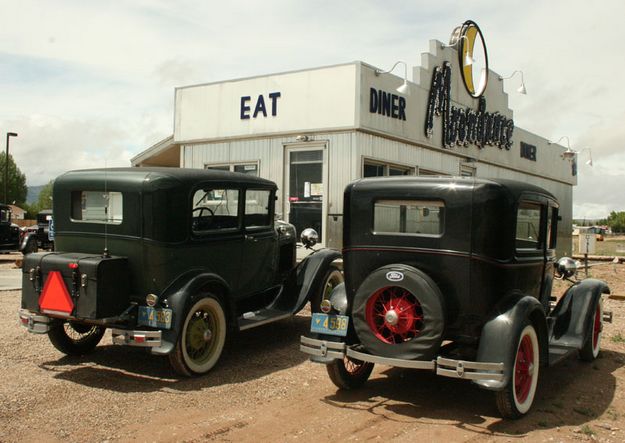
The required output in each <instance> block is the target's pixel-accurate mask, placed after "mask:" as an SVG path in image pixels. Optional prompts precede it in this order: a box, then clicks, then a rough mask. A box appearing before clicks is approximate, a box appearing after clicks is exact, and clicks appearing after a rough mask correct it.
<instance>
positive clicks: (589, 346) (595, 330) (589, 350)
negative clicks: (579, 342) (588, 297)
mask: <svg viewBox="0 0 625 443" xmlns="http://www.w3.org/2000/svg"><path fill="white" fill-rule="evenodd" d="M602 332H603V303H602V302H601V299H599V301H598V302H597V307H596V308H595V313H594V315H593V321H592V323H591V324H590V330H589V331H588V334H587V336H586V341H585V342H584V345H583V346H582V349H580V351H579V358H580V359H581V360H584V361H593V360H594V359H596V358H597V356H598V355H599V351H600V350H601V334H602Z"/></svg>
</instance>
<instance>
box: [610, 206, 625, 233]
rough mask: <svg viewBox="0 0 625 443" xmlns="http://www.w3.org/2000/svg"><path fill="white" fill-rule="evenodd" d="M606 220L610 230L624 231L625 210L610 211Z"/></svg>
mask: <svg viewBox="0 0 625 443" xmlns="http://www.w3.org/2000/svg"><path fill="white" fill-rule="evenodd" d="M607 222H608V226H609V227H610V229H612V232H625V212H623V211H620V212H616V211H612V212H610V215H609V216H608V220H607Z"/></svg>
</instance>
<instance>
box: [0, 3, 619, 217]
mask: <svg viewBox="0 0 625 443" xmlns="http://www.w3.org/2000/svg"><path fill="white" fill-rule="evenodd" d="M0 11H2V16H3V20H2V26H0V94H1V99H0V135H1V137H0V138H1V139H4V138H5V133H6V132H17V133H18V134H19V135H18V137H16V138H11V141H10V151H11V154H12V155H13V157H14V159H15V161H16V163H17V165H18V167H19V168H20V169H21V171H22V172H23V173H25V174H26V181H27V184H28V185H30V186H34V185H41V184H45V183H47V182H48V181H49V180H51V179H53V178H54V177H56V176H58V175H59V174H61V173H63V172H65V171H67V170H71V169H81V168H89V167H101V166H105V165H106V166H109V167H110V166H129V165H130V158H131V157H133V156H135V155H136V154H138V153H140V152H142V151H143V150H145V149H146V148H148V147H149V146H151V145H153V144H154V143H156V142H158V141H160V140H161V139H163V138H165V137H167V136H169V135H171V134H172V133H173V99H174V88H175V87H177V86H184V85H190V84H197V83H207V82H214V81H220V80H228V79H233V78H239V77H247V76H256V75H263V74H269V73H275V72H282V71H291V70H297V69H306V68H312V67H317V66H324V65H332V64H338V63H346V62H351V61H354V60H362V61H364V62H366V63H369V64H372V65H374V66H379V67H383V68H384V67H387V66H392V65H393V64H394V63H395V61H397V60H405V61H406V62H407V63H408V64H409V65H410V66H418V65H420V62H421V53H423V52H426V51H427V49H428V47H429V46H428V45H429V41H430V40H431V39H437V40H440V41H443V42H446V41H447V40H448V39H449V35H450V33H451V31H452V30H453V28H454V27H456V26H458V25H460V24H462V23H463V22H464V21H465V20H468V19H471V20H473V21H475V22H476V23H477V24H478V25H479V26H480V28H481V30H482V33H483V34H484V39H485V41H486V45H487V48H488V58H489V65H490V68H491V70H494V71H496V72H497V73H499V74H500V75H503V76H506V75H508V74H509V73H512V72H513V71H515V70H522V71H523V73H524V80H525V84H526V88H527V92H528V93H527V95H520V94H517V93H516V92H515V90H516V88H517V87H518V80H517V78H518V77H515V78H512V79H510V80H507V81H506V84H505V90H506V92H508V93H509V101H510V103H509V105H510V108H511V109H512V110H513V112H514V120H515V125H516V126H518V127H521V128H523V129H526V130H528V131H531V132H534V133H537V134H539V135H541V136H543V137H545V138H547V139H550V140H558V139H559V138H560V137H562V136H566V137H568V141H569V142H570V147H571V148H572V149H574V150H576V151H579V161H578V165H579V167H578V186H576V187H575V188H574V191H573V216H574V217H575V218H588V219H590V218H601V217H605V216H607V215H608V214H609V213H610V211H625V191H624V188H625V186H624V185H625V149H623V147H624V146H623V145H624V140H625V86H624V85H625V82H623V81H622V80H620V79H621V78H622V77H623V73H625V51H623V49H622V48H623V45H624V43H623V41H624V37H623V33H622V32H621V28H622V21H623V18H624V17H625V2H623V1H622V0H603V1H599V2H595V3H590V2H587V1H579V0H568V1H560V0H552V1H548V2H547V1H534V0H528V1H524V2H518V1H517V2H505V1H502V0H498V1H490V0H489V1H486V0H482V1H480V0H477V1H475V0H474V1H471V2H467V1H463V2H452V1H445V0H437V1H435V2H434V1H421V0H412V1H393V2H389V1H372V0H362V1H356V0H343V1H336V0H333V1H315V0H308V1H296V0H290V1H289V0H263V1H236V0H229V1H227V2H225V1H220V2H216V1H209V0H206V1H200V0H197V1H192V0H176V1H169V0H134V1H131V0H116V1H114V2H102V1H89V0H80V1H79V0H75V1H74V0H55V1H33V0H20V1H19V2H17V1H13V0H0ZM566 143H567V142H566V139H564V140H562V141H561V142H560V144H562V145H564V146H566ZM2 148H4V146H2ZM589 155H592V159H593V166H592V167H590V166H588V165H586V161H587V160H588V159H589V158H590V157H589Z"/></svg>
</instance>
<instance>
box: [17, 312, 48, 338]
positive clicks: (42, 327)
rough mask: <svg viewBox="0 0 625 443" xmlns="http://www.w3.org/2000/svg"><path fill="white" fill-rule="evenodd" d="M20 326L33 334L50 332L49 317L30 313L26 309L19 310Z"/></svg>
mask: <svg viewBox="0 0 625 443" xmlns="http://www.w3.org/2000/svg"><path fill="white" fill-rule="evenodd" d="M19 317H20V324H21V325H22V326H24V327H25V328H28V332H32V333H33V334H47V333H48V331H49V330H50V317H46V316H45V315H41V314H36V313H34V312H30V311H29V310H27V309H20V310H19Z"/></svg>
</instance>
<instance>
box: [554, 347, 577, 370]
mask: <svg viewBox="0 0 625 443" xmlns="http://www.w3.org/2000/svg"><path fill="white" fill-rule="evenodd" d="M576 352H578V350H577V349H576V348H567V347H565V346H554V345H551V346H549V366H553V365H556V364H558V363H560V362H561V361H562V360H564V359H566V358H568V357H569V356H571V355H572V354H575V353H576Z"/></svg>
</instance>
